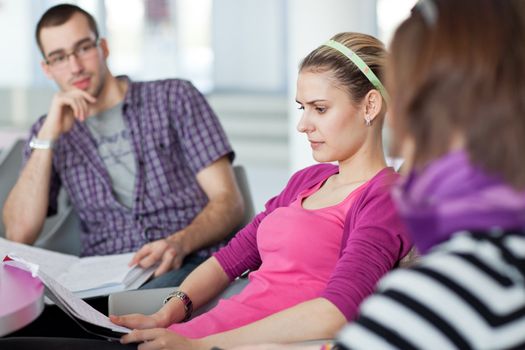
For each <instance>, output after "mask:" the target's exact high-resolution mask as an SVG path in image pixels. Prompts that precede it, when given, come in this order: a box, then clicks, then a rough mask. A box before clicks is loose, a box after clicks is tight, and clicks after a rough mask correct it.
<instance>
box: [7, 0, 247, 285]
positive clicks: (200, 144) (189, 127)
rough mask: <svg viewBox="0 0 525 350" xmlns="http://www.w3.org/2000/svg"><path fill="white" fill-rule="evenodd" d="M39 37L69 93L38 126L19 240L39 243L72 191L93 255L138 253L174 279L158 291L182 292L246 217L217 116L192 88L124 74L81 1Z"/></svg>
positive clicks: (18, 205)
mask: <svg viewBox="0 0 525 350" xmlns="http://www.w3.org/2000/svg"><path fill="white" fill-rule="evenodd" d="M36 39H37V43H38V46H39V48H40V50H41V52H42V54H43V61H42V69H43V71H44V73H45V74H46V75H47V77H49V78H50V79H52V80H53V81H55V83H56V84H57V85H58V87H59V91H58V92H57V93H56V94H55V95H54V97H53V99H52V101H51V104H50V108H49V111H48V113H47V115H46V116H43V117H41V118H40V119H39V120H38V121H37V122H36V123H35V124H34V125H33V127H32V129H31V134H30V138H29V140H28V143H27V147H26V152H25V156H26V162H25V165H24V168H23V171H22V173H21V175H20V177H19V179H18V182H17V183H16V185H15V187H14V188H13V190H12V191H11V193H10V195H9V197H8V199H7V201H6V204H5V206H4V212H3V215H4V222H5V225H6V229H7V237H8V238H9V239H11V240H14V241H18V242H23V243H28V244H31V243H33V242H35V240H36V239H37V237H38V234H39V232H40V230H41V229H42V225H43V223H44V220H45V217H46V216H47V215H53V214H55V213H56V212H57V195H58V192H59V189H60V187H62V186H63V187H64V188H65V190H66V192H67V194H68V195H69V198H70V200H71V202H72V204H73V206H74V208H75V209H76V211H77V213H78V214H79V216H80V219H81V221H82V231H83V232H82V236H81V238H82V254H83V255H106V254H116V253H124V252H132V251H137V253H136V254H135V256H134V258H133V260H132V262H131V263H139V264H140V265H141V266H144V267H149V266H152V265H154V264H156V263H158V264H159V265H158V267H157V269H156V271H155V276H160V275H163V277H162V278H158V279H155V280H154V281H153V284H151V283H150V286H156V287H159V286H167V285H177V284H178V283H179V282H180V281H181V280H182V279H183V278H184V277H185V276H186V275H187V274H188V273H189V272H190V270H192V269H193V268H195V267H196V266H197V265H198V264H199V263H200V262H202V261H203V260H204V259H205V258H206V257H208V256H209V255H210V251H211V248H210V247H213V245H214V244H216V243H218V242H220V241H221V240H223V239H224V238H225V237H226V236H227V235H228V234H229V233H231V231H232V230H233V229H234V228H235V227H236V225H238V223H239V221H240V219H241V216H242V211H243V204H242V197H241V195H240V192H239V189H238V188H237V184H236V182H235V178H234V175H233V171H232V167H231V161H232V159H233V151H232V149H231V146H230V144H229V142H228V140H227V138H226V135H225V133H224V131H223V129H222V127H221V125H220V123H219V121H218V119H217V117H216V116H215V114H214V112H213V111H212V110H211V108H210V106H209V105H208V104H207V102H206V101H205V99H204V97H203V96H202V95H201V94H200V93H199V92H198V91H197V90H196V89H195V88H194V87H193V86H192V85H191V83H189V82H187V81H183V80H177V79H167V80H162V81H153V82H133V81H131V80H130V79H129V78H127V77H125V76H123V77H115V76H113V75H112V74H111V72H110V70H109V68H108V66H107V62H106V60H107V57H108V55H109V49H108V44H107V42H106V40H105V39H103V38H99V33H98V29H97V25H96V23H95V20H94V19H93V17H92V16H91V15H90V14H89V13H87V12H85V11H84V10H82V9H81V8H79V7H77V6H74V5H66V4H63V5H58V6H55V7H52V8H50V9H49V10H48V11H47V12H46V13H45V14H44V15H43V16H42V18H41V19H40V21H39V23H38V25H37V28H36ZM27 213H30V215H28V214H27ZM170 270H171V272H170V273H169V274H165V273H166V272H168V271H170Z"/></svg>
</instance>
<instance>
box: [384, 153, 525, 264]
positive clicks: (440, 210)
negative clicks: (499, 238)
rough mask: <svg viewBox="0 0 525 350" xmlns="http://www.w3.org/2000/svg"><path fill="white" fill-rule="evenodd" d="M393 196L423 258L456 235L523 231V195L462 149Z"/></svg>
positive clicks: (411, 179) (417, 175) (400, 187)
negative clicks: (481, 167) (474, 161)
mask: <svg viewBox="0 0 525 350" xmlns="http://www.w3.org/2000/svg"><path fill="white" fill-rule="evenodd" d="M392 196H393V198H394V200H395V201H396V204H397V208H398V211H399V214H400V216H401V217H402V218H403V219H404V220H405V223H406V224H407V227H408V230H409V232H410V234H411V237H412V241H413V243H414V244H415V246H416V248H417V249H418V250H419V252H420V253H423V254H424V253H426V252H428V250H429V249H431V248H432V247H433V246H434V245H436V244H439V243H441V242H444V241H446V240H447V239H449V238H450V237H451V236H452V235H453V234H454V233H456V232H458V231H462V230H473V231H475V230H482V231H486V230H490V229H494V228H497V229H523V228H525V192H518V191H516V190H515V189H514V188H512V187H511V186H509V185H507V184H505V183H504V182H502V181H501V180H499V179H498V178H496V177H492V176H488V175H487V174H486V173H485V172H483V171H482V170H481V169H480V168H478V167H475V166H473V165H472V164H471V163H470V161H469V159H468V155H467V154H466V153H465V152H464V151H457V152H452V153H450V154H448V155H446V156H444V157H442V158H440V159H437V160H435V161H433V162H432V163H431V164H429V165H428V166H427V167H426V168H425V169H424V170H423V171H422V172H420V173H415V172H412V173H411V174H410V175H409V176H408V178H406V180H405V181H404V182H403V183H401V184H399V185H397V186H396V187H395V188H394V189H393V193H392Z"/></svg>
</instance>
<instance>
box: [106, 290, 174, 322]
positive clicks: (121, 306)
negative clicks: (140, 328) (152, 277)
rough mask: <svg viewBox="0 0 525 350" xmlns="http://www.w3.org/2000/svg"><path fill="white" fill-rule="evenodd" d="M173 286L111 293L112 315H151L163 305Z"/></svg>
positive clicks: (109, 306) (110, 309) (110, 308)
mask: <svg viewBox="0 0 525 350" xmlns="http://www.w3.org/2000/svg"><path fill="white" fill-rule="evenodd" d="M174 289H176V288H173V287H167V288H152V289H138V290H129V291H125V292H119V293H114V294H111V295H110V296H109V298H108V312H109V314H110V315H117V316H120V315H126V314H134V313H139V314H144V315H150V314H152V313H154V312H157V311H158V310H159V309H160V308H161V307H162V302H163V301H164V298H166V296H167V295H168V294H169V293H171V292H172V291H173V290H174Z"/></svg>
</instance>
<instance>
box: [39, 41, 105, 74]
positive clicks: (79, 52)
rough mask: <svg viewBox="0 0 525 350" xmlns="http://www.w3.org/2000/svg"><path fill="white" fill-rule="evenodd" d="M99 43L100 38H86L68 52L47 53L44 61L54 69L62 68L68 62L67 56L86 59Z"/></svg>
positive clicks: (91, 54)
mask: <svg viewBox="0 0 525 350" xmlns="http://www.w3.org/2000/svg"><path fill="white" fill-rule="evenodd" d="M99 44H100V39H96V40H87V41H83V42H81V43H79V44H77V45H76V46H75V47H74V48H73V50H72V51H71V52H70V53H66V52H65V51H59V52H56V53H52V54H51V55H49V56H48V57H47V58H46V59H45V62H46V64H47V65H48V66H50V67H52V68H55V69H63V68H66V67H67V64H68V63H69V56H75V58H77V59H86V58H89V57H91V56H93V54H94V53H95V52H96V50H95V49H96V48H97V46H98V45H99Z"/></svg>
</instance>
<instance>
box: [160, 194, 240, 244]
mask: <svg viewBox="0 0 525 350" xmlns="http://www.w3.org/2000/svg"><path fill="white" fill-rule="evenodd" d="M243 210H244V205H243V202H242V197H241V196H240V195H237V194H231V193H225V194H224V195H221V196H217V197H216V198H213V199H211V200H210V201H209V202H208V204H207V205H206V206H205V207H204V209H203V210H202V211H201V212H200V213H199V214H198V215H197V216H196V217H195V219H194V220H193V221H192V222H191V224H190V225H188V226H187V227H186V228H184V229H183V230H182V231H179V232H177V233H175V234H174V235H172V236H171V237H170V238H168V239H175V237H176V236H177V235H181V236H179V237H178V238H177V239H182V240H183V246H184V249H185V251H186V252H194V251H197V250H199V249H202V248H204V247H207V246H210V245H212V244H215V243H218V242H220V241H221V240H223V239H225V238H226V237H227V236H228V235H229V234H231V233H232V231H233V230H234V229H235V228H236V227H237V225H239V223H240V222H241V219H242V214H243Z"/></svg>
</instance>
